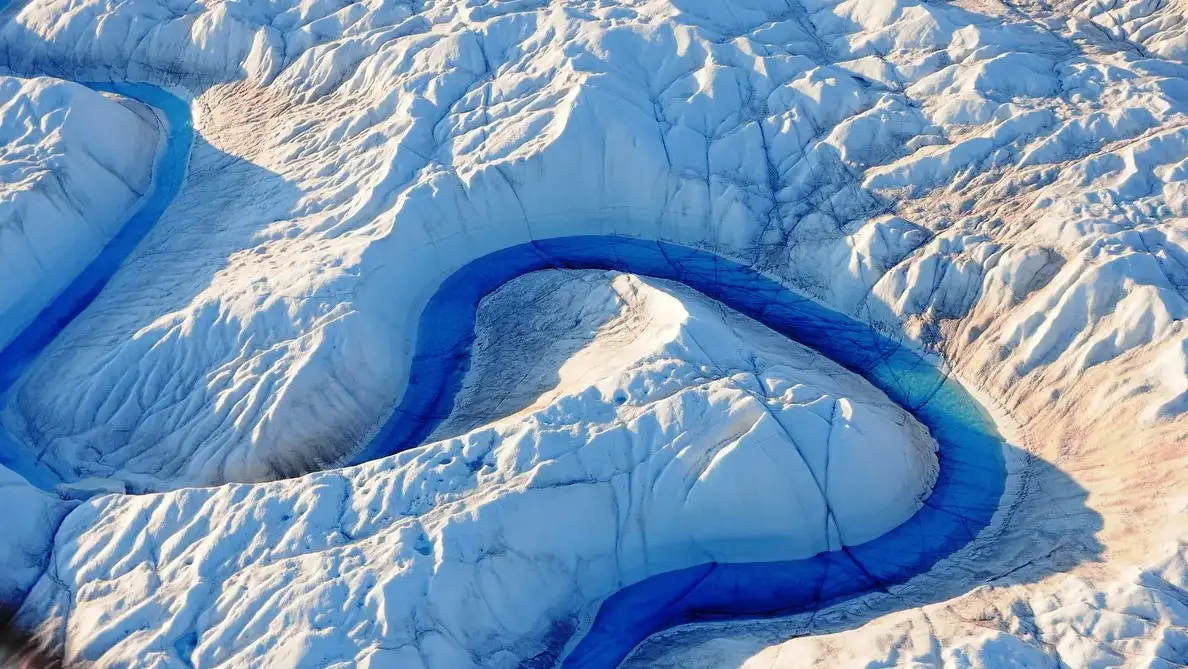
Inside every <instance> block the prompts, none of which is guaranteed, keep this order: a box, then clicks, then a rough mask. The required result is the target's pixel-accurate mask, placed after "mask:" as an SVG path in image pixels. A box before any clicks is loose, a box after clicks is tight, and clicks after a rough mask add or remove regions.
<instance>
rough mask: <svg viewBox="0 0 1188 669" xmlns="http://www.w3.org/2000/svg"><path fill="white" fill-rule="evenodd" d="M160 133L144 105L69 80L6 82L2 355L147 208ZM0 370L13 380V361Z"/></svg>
mask: <svg viewBox="0 0 1188 669" xmlns="http://www.w3.org/2000/svg"><path fill="white" fill-rule="evenodd" d="M158 135H159V129H158V121H157V119H156V117H155V116H154V115H153V114H152V112H151V111H150V110H149V109H147V108H144V107H138V106H136V105H134V104H121V103H120V102H117V101H114V100H111V99H108V98H105V97H103V96H102V95H99V94H98V93H96V92H94V91H91V90H89V89H87V88H85V87H83V86H79V85H78V84H74V83H69V82H65V81H57V80H54V79H49V78H37V79H19V78H16V77H7V76H0V144H3V146H4V157H3V160H2V161H0V184H2V186H0V349H3V348H4V347H5V346H6V345H7V344H9V343H10V342H11V341H12V339H13V337H15V336H16V334H17V333H18V332H21V331H22V330H23V329H25V328H26V327H27V326H28V325H29V323H30V321H31V320H32V319H33V317H34V316H36V315H37V313H38V312H40V311H41V310H42V309H44V308H45V307H46V305H48V304H49V303H50V302H51V301H52V300H53V299H54V298H55V297H56V296H57V295H58V293H59V292H61V291H62V290H63V289H64V288H65V287H66V285H67V284H68V283H69V282H70V281H71V280H72V279H73V278H74V277H75V276H76V275H77V274H78V273H79V272H80V271H82V269H83V268H84V267H86V266H87V264H88V263H90V262H91V261H92V260H93V259H94V258H95V256H96V255H97V254H98V253H99V250H100V249H101V248H103V246H104V245H105V244H107V243H108V241H109V240H110V239H111V238H112V237H113V236H115V235H116V234H117V232H118V231H119V230H120V226H122V225H123V224H124V223H125V221H126V220H127V218H128V215H129V213H130V212H131V211H132V210H133V208H134V207H135V206H138V205H139V204H140V199H141V197H142V196H143V195H144V194H145V193H146V192H147V191H148V189H149V183H150V176H151V175H152V167H153V161H154V157H155V156H156V151H157V143H158V141H157V140H158ZM157 213H159V212H157ZM157 213H155V214H153V215H152V219H154V220H155V219H156V217H157ZM72 315H73V314H70V315H67V316H65V318H64V320H69V318H70V316H72ZM0 369H3V370H4V371H3V373H4V374H5V375H12V374H14V370H13V369H12V365H11V363H10V361H8V360H5V361H4V364H0ZM4 387H5V388H7V384H4Z"/></svg>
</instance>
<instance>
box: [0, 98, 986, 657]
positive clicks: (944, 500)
mask: <svg viewBox="0 0 1188 669" xmlns="http://www.w3.org/2000/svg"><path fill="white" fill-rule="evenodd" d="M92 88H95V89H97V90H106V91H113V92H116V93H119V94H122V95H126V96H128V97H132V98H135V99H137V100H140V101H142V102H144V103H146V104H149V105H152V106H154V107H156V108H158V109H160V110H162V111H163V112H164V113H165V115H166V117H167V118H168V120H169V123H170V135H169V140H168V145H167V147H166V153H165V155H164V156H162V158H161V160H160V162H159V165H158V169H157V173H156V175H155V179H154V189H153V191H152V193H151V194H150V195H149V196H148V198H147V199H146V201H145V203H144V204H143V206H142V207H141V208H140V210H139V211H138V212H137V213H136V214H135V215H133V216H132V217H131V219H130V220H129V221H128V222H127V223H126V224H125V226H124V227H123V228H122V229H121V231H120V232H119V233H118V234H117V235H116V237H115V238H113V239H112V240H111V242H109V243H108V244H107V245H106V246H105V247H104V248H103V250H102V251H101V252H100V254H99V256H98V257H97V258H96V259H95V261H94V262H93V263H92V264H91V265H90V266H88V267H87V269H86V270H85V271H84V272H83V273H82V274H80V276H79V277H78V278H77V279H75V281H74V282H73V283H71V284H70V286H69V287H68V288H67V289H66V290H65V291H63V293H62V294H61V295H60V296H59V297H58V298H57V299H55V300H54V302H53V303H51V304H50V306H49V307H47V308H46V309H45V310H44V311H43V312H42V313H41V314H39V315H38V316H37V318H36V320H35V321H34V322H33V323H32V324H31V325H30V326H29V327H28V328H26V329H25V330H24V331H23V332H22V333H21V334H20V335H19V336H18V337H17V338H16V339H14V340H13V342H12V343H10V344H9V345H8V346H7V347H6V348H5V349H4V350H3V351H0V395H2V394H3V393H4V392H6V391H7V390H8V389H9V388H10V387H11V386H12V384H13V383H14V382H15V381H16V380H17V379H18V378H19V377H20V375H21V373H22V372H23V371H24V369H25V368H26V367H27V366H28V364H29V363H30V362H31V361H32V360H33V359H34V358H35V357H36V356H37V355H38V354H39V353H40V352H41V351H42V350H43V349H44V348H45V347H46V346H47V345H48V344H49V342H50V341H52V340H53V338H54V337H55V336H56V335H57V334H58V332H60V331H61V330H62V329H63V328H64V327H65V326H66V325H67V324H68V323H69V322H70V321H71V320H72V319H73V318H74V317H75V316H76V315H78V313H80V312H81V311H82V310H83V309H84V308H86V306H87V305H88V304H90V303H91V301H92V300H94V298H95V296H96V295H98V293H99V291H100V290H102V288H103V286H105V285H106V283H107V281H108V280H110V278H111V277H112V275H113V274H114V273H115V271H116V269H118V268H119V266H120V264H121V263H122V262H123V261H124V260H125V259H126V258H127V256H128V254H129V253H131V251H132V249H133V248H135V246H136V245H137V244H138V243H139V242H140V240H141V239H143V237H144V235H145V234H146V233H147V232H148V230H149V229H150V228H151V227H152V226H153V224H154V223H155V222H156V220H157V219H158V217H159V216H160V215H161V213H162V212H163V211H164V210H165V208H166V207H167V206H168V204H169V202H170V201H171V200H172V198H173V196H174V195H175V194H176V192H177V190H178V189H179V188H180V186H181V183H182V180H183V178H184V175H185V170H186V164H187V161H188V155H189V148H190V145H191V142H192V139H193V130H192V127H191V124H190V111H189V107H188V105H187V104H186V103H185V102H184V101H182V100H180V99H179V98H177V97H175V96H173V95H171V94H169V93H167V92H165V91H163V90H161V89H158V88H156V87H153V86H147V85H125V84H116V85H111V84H106V85H92ZM548 268H575V269H614V270H620V271H626V272H633V273H636V274H641V275H646V276H654V277H659V278H663V279H671V280H675V281H679V282H681V283H684V284H686V285H688V286H690V287H692V288H695V289H697V290H699V291H701V292H702V293H704V294H706V295H708V296H710V297H712V298H715V299H717V300H720V301H722V302H723V303H725V304H727V305H729V306H731V307H733V308H734V309H736V310H738V311H740V312H742V313H744V314H746V315H748V316H750V317H752V318H754V319H756V320H758V321H760V322H762V323H764V324H766V325H767V326H769V327H771V328H773V329H775V330H777V331H779V332H781V333H783V334H784V335H786V336H788V337H790V338H792V339H795V340H796V341H799V342H801V343H803V344H805V345H808V346H810V347H812V348H814V349H816V350H818V351H820V352H821V353H822V354H824V355H826V356H828V357H830V358H832V359H834V360H836V361H838V362H840V363H841V364H843V365H845V366H846V367H848V368H850V369H851V370H853V371H855V372H857V373H858V374H860V375H862V376H863V377H865V378H866V379H868V380H869V381H870V382H871V383H873V384H874V385H875V386H877V387H878V388H880V389H882V390H883V391H884V392H885V393H886V394H887V395H888V396H889V397H890V398H891V399H892V400H894V401H895V402H897V403H899V404H900V405H901V406H903V407H905V408H907V409H908V410H909V411H911V412H912V414H913V415H915V416H916V418H917V419H919V420H920V422H922V423H923V424H924V425H926V426H928V428H929V429H930V430H931V432H932V435H933V436H934V437H935V438H936V440H937V441H938V442H939V444H940V453H939V459H940V467H941V468H940V475H939V478H938V479H937V483H936V487H935V488H934V490H933V492H932V494H931V496H930V497H929V498H928V500H927V501H926V504H925V506H924V507H923V508H922V509H921V510H920V511H919V512H918V513H916V514H915V515H914V516H913V517H912V518H911V519H909V520H908V521H907V522H906V523H904V524H903V525H901V526H899V527H898V528H896V529H894V530H892V531H891V532H889V533H888V534H886V535H884V536H882V537H880V538H878V539H876V540H874V541H871V542H868V543H866V544H863V545H861V546H857V547H851V548H849V549H847V550H844V551H839V552H833V553H826V554H822V555H818V556H816V557H813V558H809V559H804V560H792V561H784V562H768V563H750V564H716V563H715V564H706V565H699V566H696V567H691V568H689V569H684V570H680V571H674V572H669V573H665V574H661V575H658V576H655V577H653V578H650V579H646V580H644V581H641V582H639V583H636V584H633V585H628V586H626V587H624V588H623V589H622V590H620V591H619V592H618V593H616V594H615V595H613V596H612V597H610V598H609V599H608V600H607V601H606V602H604V603H603V605H602V607H601V609H600V610H599V612H598V615H597V617H596V619H595V621H594V624H593V626H592V628H591V629H590V630H589V631H588V632H587V634H586V635H585V637H584V638H583V639H582V640H581V641H580V642H579V643H578V644H577V645H576V647H575V648H574V650H573V651H572V652H571V653H570V655H569V656H568V657H567V658H566V659H565V661H564V663H563V664H564V666H566V667H613V666H615V665H616V664H617V663H618V662H619V661H620V660H621V659H622V658H623V657H625V656H626V655H627V653H629V652H630V650H631V649H632V648H633V647H634V646H635V645H636V644H637V643H638V642H639V641H641V640H643V639H644V638H646V637H647V636H649V635H651V634H652V633H654V632H656V631H659V630H662V629H665V628H668V627H672V626H674V625H679V624H682V623H685V622H690V621H694V620H713V619H728V618H740V617H750V616H764V615H775V614H784V613H792V612H797V611H804V610H809V609H812V608H815V607H819V606H821V605H823V604H827V603H831V602H835V601H838V600H840V599H844V598H848V597H854V596H857V595H860V594H863V593H867V592H871V591H877V590H881V589H884V588H886V587H887V586H889V585H892V584H896V583H902V582H904V581H906V580H907V579H908V578H910V577H912V576H914V575H916V574H919V573H922V572H924V571H927V570H928V569H929V568H930V567H931V566H932V565H934V564H935V563H936V562H937V561H938V560H940V559H942V558H944V557H945V556H947V555H949V554H951V553H952V552H954V551H956V550H958V549H959V548H961V547H962V546H964V545H966V544H967V543H968V542H969V541H970V540H971V539H973V537H974V536H976V535H977V533H978V532H979V531H980V530H981V529H982V528H984V527H985V526H986V525H987V524H988V523H989V521H990V518H991V516H992V515H993V514H994V511H995V509H996V508H997V506H998V500H999V498H1000V497H1001V495H1002V492H1003V488H1004V485H1005V480H1006V465H1005V461H1004V456H1003V450H1002V446H1003V443H1002V438H1001V437H1000V436H999V435H998V433H997V432H996V430H995V428H994V425H993V422H992V421H991V420H990V418H989V415H988V414H987V412H986V411H985V410H984V408H983V407H981V406H980V405H979V404H978V403H977V402H976V401H975V400H974V399H973V398H972V397H971V396H970V395H969V393H967V392H966V391H965V390H964V389H963V388H962V387H961V385H960V384H958V383H957V382H955V381H953V380H951V379H948V378H947V377H946V375H945V374H944V372H943V371H942V370H940V369H938V368H937V367H935V366H934V365H932V364H930V363H929V362H928V361H926V360H924V359H923V358H921V357H920V356H919V355H917V354H916V353H915V352H913V351H912V350H911V349H909V348H906V347H904V346H902V345H900V344H898V343H896V342H895V341H893V340H892V339H889V338H887V337H885V336H882V335H881V334H879V333H877V332H874V331H873V330H871V329H870V328H869V327H868V326H866V325H864V324H862V323H859V322H857V321H855V320H853V319H851V318H849V317H846V316H844V315H842V314H839V313H836V312H833V311H830V310H829V309H826V308H824V307H822V306H821V305H819V304H817V303H815V302H813V301H811V300H808V299H805V298H804V297H802V296H800V295H797V294H796V293H794V292H792V291H791V290H789V289H787V288H785V287H783V286H782V285H780V284H779V283H777V282H775V281H773V280H771V279H768V278H766V277H765V276H763V275H761V274H759V273H757V272H755V271H754V270H752V269H750V268H749V267H747V266H746V265H743V264H740V263H737V262H734V261H731V260H728V259H725V258H722V257H720V256H716V255H714V254H711V253H708V252H705V251H699V250H694V249H690V248H686V247H681V246H675V245H671V244H665V243H658V242H649V241H643V240H638V239H632V238H626V237H615V236H589V237H566V238H559V239H550V240H542V241H538V242H534V243H530V244H524V245H520V246H515V247H511V248H507V249H504V250H501V251H498V252H495V253H492V254H490V255H488V256H484V257H482V258H479V259H477V260H475V261H473V262H471V263H470V264H468V265H466V266H465V267H463V268H461V269H460V270H458V271H457V272H456V273H455V274H454V275H452V276H451V277H450V278H449V279H447V280H446V281H445V282H444V283H443V285H442V286H441V287H440V289H439V290H438V292H437V293H436V294H435V295H434V297H433V298H431V300H430V302H429V304H428V305H427V307H426V309H425V312H424V314H423V315H422V318H421V321H420V324H419V326H418V327H419V330H418V332H419V334H418V339H417V351H416V353H415V356H414V359H413V363H412V366H411V369H410V378H409V381H408V388H407V390H406V392H405V395H404V398H403V400H402V401H401V403H400V405H399V406H398V407H397V409H396V410H395V411H394V412H393V414H392V415H391V416H390V417H389V418H388V419H387V421H386V422H385V423H384V425H383V426H382V428H381V429H380V430H379V432H378V433H377V435H376V436H375V438H374V439H372V440H371V442H370V443H369V444H367V445H366V446H365V447H364V448H363V449H362V451H361V452H360V454H359V455H358V456H357V457H356V460H355V461H356V462H361V461H366V460H371V459H375V458H378V457H383V456H385V455H389V454H391V453H395V452H399V451H402V450H406V449H408V448H411V447H414V446H417V445H419V444H420V443H421V442H422V441H423V440H424V439H425V438H426V437H427V436H428V435H429V434H430V433H431V432H432V431H433V429H434V428H435V427H436V426H437V425H438V424H440V422H441V421H442V420H443V419H444V418H445V417H446V416H448V415H449V413H450V410H451V409H452V407H453V401H454V397H455V395H456V393H457V392H458V390H459V389H460V387H461V383H462V379H463V377H464V375H465V373H466V370H467V367H468V365H469V360H470V358H469V355H470V345H471V343H472V341H473V338H474V333H473V328H474V322H475V315H476V312H477V308H478V303H479V301H480V300H481V299H482V298H483V297H484V296H485V295H487V294H489V293H490V292H491V291H493V290H495V289H496V288H498V287H499V286H501V285H503V284H504V283H506V282H507V281H509V280H511V279H514V278H515V277H517V276H520V275H522V274H525V273H527V272H531V271H536V270H541V269H548ZM0 436H2V435H0ZM5 450H7V449H4V448H0V462H4V461H5V460H6V459H7V458H5V453H4V451H5ZM5 464H10V465H11V466H13V468H14V469H17V470H18V471H21V473H22V474H26V476H29V477H30V479H31V480H34V482H37V481H36V478H35V477H34V476H30V474H32V472H28V471H27V469H26V468H24V467H22V466H21V464H22V463H15V462H14V463H8V462H5ZM558 629H559V630H560V632H559V633H558V634H557V635H555V636H556V638H555V639H554V640H553V641H554V642H553V647H552V648H550V649H549V650H548V651H547V652H545V653H543V654H542V655H541V656H539V657H538V658H534V660H531V661H528V662H526V665H551V664H552V661H553V660H554V659H555V658H556V657H557V656H558V655H559V653H560V652H561V649H562V647H563V646H565V645H566V642H567V641H568V640H569V636H570V634H572V632H573V626H572V625H568V624H565V623H564V621H562V622H561V623H559V625H558Z"/></svg>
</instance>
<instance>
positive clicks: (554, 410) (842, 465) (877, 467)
mask: <svg viewBox="0 0 1188 669" xmlns="http://www.w3.org/2000/svg"><path fill="white" fill-rule="evenodd" d="M558 275H560V276H558ZM482 311H483V314H482V315H481V316H480V317H479V319H478V322H479V324H480V331H479V333H478V337H479V339H480V340H481V341H483V342H491V341H494V340H496V339H498V338H501V337H503V336H505V335H506V334H507V333H510V332H535V333H536V337H537V338H538V342H539V343H541V344H542V346H541V347H540V348H538V349H537V350H536V352H535V355H529V356H525V351H523V350H517V349H514V348H511V349H509V348H506V347H505V348H499V347H496V348H494V349H492V348H490V347H489V346H487V345H485V344H484V345H481V346H480V347H479V349H478V351H477V354H476V355H477V359H476V363H475V368H476V371H477V372H478V375H479V377H480V378H479V379H477V380H479V381H484V380H486V379H484V378H482V377H484V376H487V375H489V374H491V373H499V374H502V375H505V379H506V380H507V381H508V382H507V383H504V384H491V383H482V385H471V386H468V388H469V390H468V393H469V396H470V398H471V400H472V401H471V402H469V403H468V404H467V405H466V406H468V407H470V408H472V409H473V408H474V407H476V406H483V405H487V406H494V407H496V408H493V409H491V412H492V413H493V414H494V415H495V416H498V415H499V414H502V413H505V412H507V413H508V416H507V417H506V418H504V419H503V420H497V421H496V422H494V423H493V424H491V425H488V426H486V427H481V428H478V429H476V430H473V431H469V432H466V433H464V434H461V435H459V436H457V437H455V438H451V439H448V440H446V441H441V442H437V443H434V444H430V445H428V446H425V447H422V448H418V449H414V450H411V451H406V452H404V453H401V454H398V455H395V456H392V457H389V458H385V459H381V460H377V461H374V462H371V463H367V464H364V465H360V466H356V467H351V468H347V469H342V470H337V471H334V472H326V473H320V474H311V475H308V476H305V477H301V478H298V479H293V480H290V481H280V482H274V483H262V484H255V485H247V486H244V485H235V486H223V487H219V488H206V489H188V490H180V491H176V492H171V493H162V494H156V495H144V496H105V497H101V498H96V499H94V500H92V501H90V502H87V503H84V506H83V507H82V508H81V509H80V510H79V511H77V512H75V513H73V514H72V515H70V516H69V517H68V519H67V521H66V522H65V523H64V525H63V527H62V529H61V530H60V531H59V533H58V536H57V539H56V542H57V545H58V548H57V550H56V551H55V555H56V556H59V557H60V558H61V559H60V560H55V561H54V562H53V564H52V565H51V566H50V567H49V572H48V574H47V577H46V578H44V579H43V580H42V581H41V582H40V584H39V585H38V586H37V588H36V589H35V590H34V591H33V593H32V594H31V595H30V597H29V599H28V600H27V601H26V603H25V607H24V609H23V610H22V616H23V617H24V618H25V619H26V620H27V621H29V622H34V621H38V620H47V621H50V622H47V627H46V628H44V629H43V630H42V633H43V634H46V635H50V636H53V635H57V636H58V637H59V638H60V640H61V641H64V642H66V647H67V649H68V657H67V659H68V660H71V661H97V662H100V663H104V664H109V663H117V664H118V663H120V662H133V663H136V662H157V663H165V664H169V663H174V662H179V661H181V662H187V663H193V664H196V665H200V666H206V665H214V664H219V663H222V662H231V663H233V664H250V663H252V662H261V661H262V662H265V663H268V664H271V663H275V662H280V661H282V660H281V658H282V657H284V656H286V654H289V653H292V652H295V651H294V650H293V649H301V650H299V651H296V652H298V653H299V654H300V655H299V656H300V657H302V658H304V659H303V661H304V662H310V661H314V662H319V663H334V662H362V663H364V664H365V665H366V664H368V663H370V665H369V666H377V667H380V666H422V665H423V666H428V667H443V668H444V667H453V668H461V667H469V666H479V667H497V666H499V667H511V666H516V665H517V663H518V662H519V661H520V660H523V659H525V658H529V657H534V656H540V657H542V658H548V657H553V658H555V657H556V656H557V653H558V652H559V651H560V650H561V648H562V647H563V645H564V644H565V642H566V641H568V640H569V639H570V637H571V636H573V635H574V632H575V630H576V629H577V628H578V627H579V626H581V625H583V624H584V622H583V621H587V620H589V618H591V617H592V615H593V611H594V608H595V607H596V606H597V604H598V602H599V601H600V600H601V599H602V598H604V597H606V596H607V595H610V594H611V593H613V592H614V591H615V590H617V589H618V588H620V587H621V586H623V585H625V584H628V583H632V582H635V581H638V580H640V579H642V578H646V577H648V576H651V575H655V574H659V573H662V572H665V571H669V570H672V569H679V568H682V567H688V566H693V565H699V564H703V563H707V562H714V561H720V562H739V561H742V562H746V561H757V560H787V559H794V558H806V557H809V556H811V555H814V554H816V553H818V552H820V551H825V550H837V549H838V548H840V547H841V546H843V545H850V546H852V545H857V544H862V543H864V542H867V541H869V540H871V539H873V538H875V537H877V536H879V535H881V534H883V533H884V532H886V531H887V530H888V529H890V528H892V527H895V526H896V525H899V524H900V523H902V522H903V521H904V520H907V519H908V518H909V517H910V516H912V515H913V514H914V513H915V512H916V511H917V509H919V508H920V505H921V501H922V500H923V499H924V498H925V497H927V496H928V495H929V492H930V490H931V487H932V483H933V481H934V480H935V478H936V475H937V462H936V456H935V455H934V453H933V450H934V448H935V443H934V442H933V440H932V439H931V438H930V437H929V436H928V432H927V431H926V430H925V429H924V428H923V427H922V426H921V425H920V424H919V423H917V422H916V421H915V420H914V419H913V418H912V417H911V416H910V415H909V414H908V413H906V412H905V411H904V410H903V409H901V408H899V407H898V406H896V405H895V404H894V403H893V402H891V401H890V400H889V399H888V398H887V397H886V396H884V395H883V394H882V393H880V392H879V391H878V390H876V389H875V388H874V387H872V386H871V385H870V384H868V383H867V382H865V381H864V380H862V379H861V378H860V377H858V376H856V375H854V374H853V373H851V372H848V371H846V370H845V369H843V368H842V367H841V366H839V365H837V364H836V363H833V362H831V361H830V360H828V359H826V358H824V357H822V356H821V355H820V354H817V353H815V352H813V351H811V350H810V349H807V348H805V347H803V346H801V345H798V344H795V343H794V342H791V341H789V340H787V339H785V338H783V337H781V336H780V335H778V334H776V333H775V332H772V331H771V330H768V329H766V328H764V327H762V326H761V325H759V324H757V323H755V322H754V321H750V320H749V319H746V318H744V317H742V316H740V315H739V314H737V313H735V312H732V311H728V310H725V309H723V308H722V306H721V305H720V304H717V303H715V302H713V301H711V300H708V299H706V298H705V297H704V296H701V295H699V294H698V293H696V292H694V291H692V290H689V289H688V288H686V287H683V286H679V285H675V284H669V283H667V282H657V281H655V280H644V279H639V278H636V277H634V276H630V275H622V274H614V273H601V272H566V273H563V274H562V273H559V272H545V273H540V274H530V275H527V276H524V277H522V278H520V279H516V280H514V281H512V282H511V283H509V284H508V285H507V286H505V287H504V288H502V289H500V290H499V291H498V292H496V293H495V294H493V295H492V296H491V297H490V298H488V299H487V300H486V301H485V302H484V303H483V307H482ZM550 349H551V350H550ZM504 352H506V353H504ZM482 370H486V371H482ZM496 370H498V371H496ZM472 378H473V377H472ZM534 395H536V396H541V395H543V397H540V398H539V399H537V400H536V401H534V402H533V401H532V400H531V399H530V398H532V397H533V396H534ZM516 397H519V398H522V400H524V399H526V400H528V401H529V402H530V404H528V405H526V406H519V407H517V406H516V405H517V404H521V402H522V400H521V401H516V400H514V399H512V400H509V401H510V402H511V404H505V405H503V409H499V408H498V406H499V404H500V402H502V401H504V400H508V398H516ZM472 418H473V414H465V413H463V414H459V415H457V416H454V417H452V418H451V419H450V420H447V422H446V424H445V425H443V427H442V429H447V428H448V426H449V425H451V424H457V423H458V422H459V421H463V420H469V419H472ZM490 420H491V416H490V415H489V416H488V417H487V419H486V422H490ZM994 446H995V448H994V449H993V450H994V453H996V454H998V455H999V456H1001V446H1000V445H999V444H998V443H997V442H996V443H995V444H994ZM949 466H950V468H952V467H953V466H954V465H952V464H950V465H949ZM958 466H959V465H958ZM949 473H950V475H951V471H950V472H949ZM994 501H996V500H991V503H990V506H989V509H990V511H993V508H994ZM175 514H180V515H176V516H175ZM172 517H176V518H178V519H179V520H181V519H183V518H184V521H183V522H181V523H174V522H170V521H168V520H166V519H167V518H172ZM967 538H968V537H967ZM67 547H69V548H67ZM100 612H102V614H100ZM293 615H295V616H297V618H296V619H289V616H293ZM286 620H288V622H285V621H286ZM630 647H631V644H629V645H627V646H626V648H625V649H624V651H623V652H624V653H625V651H626V650H629V649H630ZM315 658H316V659H315Z"/></svg>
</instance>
